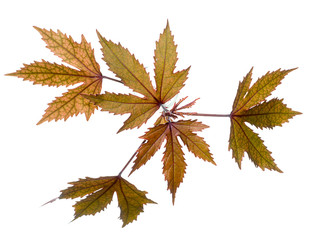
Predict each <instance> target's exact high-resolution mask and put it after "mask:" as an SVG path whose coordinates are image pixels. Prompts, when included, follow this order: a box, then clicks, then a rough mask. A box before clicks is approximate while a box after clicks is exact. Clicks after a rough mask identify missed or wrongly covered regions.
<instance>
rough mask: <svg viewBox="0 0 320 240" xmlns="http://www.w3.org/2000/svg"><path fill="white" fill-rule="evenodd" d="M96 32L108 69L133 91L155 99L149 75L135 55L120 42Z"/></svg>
mask: <svg viewBox="0 0 320 240" xmlns="http://www.w3.org/2000/svg"><path fill="white" fill-rule="evenodd" d="M97 34H98V37H99V40H100V44H101V46H102V48H101V50H102V52H103V60H104V61H105V62H106V63H107V65H108V66H109V70H110V71H112V72H113V73H114V74H116V76H117V77H119V78H120V79H121V80H122V82H123V83H124V84H125V85H126V86H128V87H130V88H131V89H132V90H134V91H135V92H137V93H141V94H143V95H144V96H146V97H147V99H156V92H155V90H154V88H153V86H152V84H151V81H150V76H149V74H148V73H147V72H146V70H145V68H144V67H143V65H142V64H140V63H139V61H138V60H137V59H136V58H135V56H134V55H132V54H131V53H130V52H129V50H128V49H126V48H124V47H122V46H121V44H115V43H113V42H112V41H110V40H109V41H108V40H106V39H105V38H104V37H102V36H101V34H100V33H99V32H97Z"/></svg>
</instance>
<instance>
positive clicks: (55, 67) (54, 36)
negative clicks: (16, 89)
mask: <svg viewBox="0 0 320 240" xmlns="http://www.w3.org/2000/svg"><path fill="white" fill-rule="evenodd" d="M35 29H36V30H37V31H38V32H39V33H40V34H41V36H42V39H43V40H44V41H45V42H46V43H47V48H49V49H50V50H51V51H52V52H53V53H54V54H55V55H57V56H58V57H60V58H61V59H62V60H63V61H64V62H65V63H67V64H70V65H72V66H74V67H75V68H77V69H74V68H70V67H67V66H64V65H59V64H56V63H49V62H46V61H44V60H42V62H34V63H31V64H29V65H26V64H25V65H24V67H23V68H21V69H20V70H18V71H16V72H15V73H11V74H7V75H9V76H17V77H20V78H23V79H24V80H29V81H32V82H33V83H34V84H41V85H48V86H56V87H59V86H69V85H74V84H77V83H82V84H81V85H80V86H78V87H76V88H74V89H70V90H68V92H66V93H64V94H63V95H62V96H61V97H57V98H56V99H55V100H54V101H53V102H51V103H50V104H49V107H48V108H47V109H46V112H45V114H44V115H43V117H42V119H41V120H40V121H39V122H38V124H41V123H43V122H45V121H51V120H56V121H57V120H59V119H64V120H67V119H68V118H69V117H71V116H74V115H78V114H79V113H84V114H85V116H86V118H87V120H88V119H89V118H90V116H91V115H92V114H93V112H94V110H95V109H96V108H97V107H96V106H94V104H93V103H91V102H90V101H89V100H88V99H84V98H83V97H82V96H81V95H82V94H98V93H100V92H101V86H102V74H101V72H100V66H99V64H98V63H97V62H96V60H95V57H94V51H93V49H92V48H91V45H90V43H88V42H87V41H86V39H85V38H84V36H82V41H81V43H77V42H75V41H74V40H73V39H72V38H71V37H68V36H67V35H65V34H63V33H61V32H60V31H58V32H54V31H52V30H50V31H48V30H46V29H41V28H38V27H35Z"/></svg>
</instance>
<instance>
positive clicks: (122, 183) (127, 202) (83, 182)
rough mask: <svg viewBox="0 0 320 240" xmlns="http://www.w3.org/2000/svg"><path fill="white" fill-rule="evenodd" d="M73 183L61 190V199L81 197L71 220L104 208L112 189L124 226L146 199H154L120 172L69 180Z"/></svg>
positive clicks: (140, 210)
mask: <svg viewBox="0 0 320 240" xmlns="http://www.w3.org/2000/svg"><path fill="white" fill-rule="evenodd" d="M69 184H71V185H73V186H71V187H69V188H67V189H65V190H62V191H61V192H62V193H61V195H60V196H59V198H60V199H68V198H71V199H74V198H83V197H85V196H86V197H85V198H83V199H81V200H79V201H78V202H76V204H75V205H73V207H74V211H75V213H74V220H75V219H77V218H79V217H81V216H84V215H95V214H96V213H98V212H100V211H102V210H104V209H105V208H106V207H107V205H108V204H110V203H111V201H112V198H113V195H114V193H115V192H116V193H117V198H118V202H119V207H120V210H121V212H120V219H121V220H122V222H123V225H122V226H123V227H124V226H125V225H127V224H128V223H130V222H132V221H134V220H136V219H137V216H138V215H139V214H140V213H141V212H143V206H144V205H145V204H147V203H155V202H153V201H152V200H150V199H148V198H147V197H146V193H147V192H145V191H140V190H138V189H137V188H136V187H135V186H134V185H132V184H131V183H129V182H128V181H127V180H125V179H124V178H122V177H121V176H112V177H100V178H89V177H87V178H85V179H79V181H76V182H70V183H69Z"/></svg>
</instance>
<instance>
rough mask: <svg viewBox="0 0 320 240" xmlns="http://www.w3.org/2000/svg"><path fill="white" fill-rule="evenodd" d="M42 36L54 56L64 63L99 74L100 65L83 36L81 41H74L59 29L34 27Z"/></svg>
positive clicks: (92, 74) (93, 74)
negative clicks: (55, 30)
mask: <svg viewBox="0 0 320 240" xmlns="http://www.w3.org/2000/svg"><path fill="white" fill-rule="evenodd" d="M34 28H35V29H36V30H37V31H38V32H39V33H40V34H41V36H42V39H43V41H45V42H46V43H47V48H49V49H50V50H51V51H52V52H53V53H54V54H55V55H56V56H58V57H60V58H61V59H62V60H63V61H64V62H65V63H68V64H70V65H72V66H74V67H76V68H78V69H79V70H82V71H84V72H86V73H88V74H91V76H93V77H95V76H97V74H98V75H100V66H99V64H98V63H97V62H96V60H95V57H94V50H93V49H92V48H91V44H90V43H88V42H87V40H86V39H85V37H84V36H83V35H82V36H81V43H77V42H75V41H74V40H73V39H72V37H71V36H70V37H68V36H67V35H66V34H63V33H62V32H60V31H59V30H58V31H57V32H54V31H52V30H50V31H49V30H46V29H41V28H38V27H34Z"/></svg>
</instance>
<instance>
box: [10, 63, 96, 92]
mask: <svg viewBox="0 0 320 240" xmlns="http://www.w3.org/2000/svg"><path fill="white" fill-rule="evenodd" d="M7 76H16V77H19V78H23V79H24V80H29V81H31V82H33V84H41V85H48V86H56V87H59V86H69V85H74V84H77V83H79V81H81V79H82V81H86V80H88V79H90V78H91V76H89V75H87V74H86V73H85V72H83V71H78V70H76V69H73V68H70V67H67V66H64V65H59V64H56V63H49V62H46V61H44V60H42V62H34V63H31V64H24V67H23V68H21V69H20V70H18V71H16V72H15V73H9V74H7Z"/></svg>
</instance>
